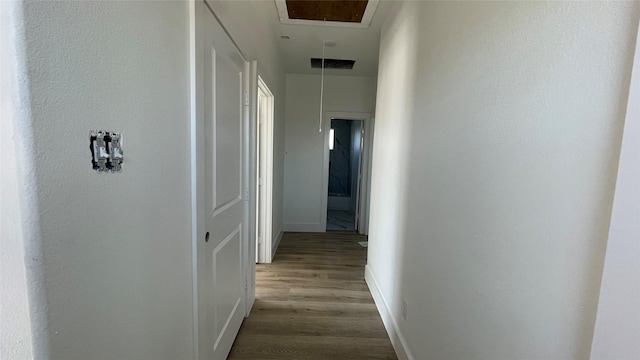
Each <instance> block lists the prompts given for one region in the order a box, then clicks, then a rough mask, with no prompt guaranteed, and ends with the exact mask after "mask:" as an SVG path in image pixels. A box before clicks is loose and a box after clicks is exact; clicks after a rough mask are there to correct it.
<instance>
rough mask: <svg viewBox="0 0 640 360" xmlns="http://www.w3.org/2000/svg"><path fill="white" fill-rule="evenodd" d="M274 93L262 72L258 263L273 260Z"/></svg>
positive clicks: (257, 166) (257, 225)
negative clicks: (264, 79)
mask: <svg viewBox="0 0 640 360" xmlns="http://www.w3.org/2000/svg"><path fill="white" fill-rule="evenodd" d="M273 102H274V101H273V94H272V93H271V91H270V90H269V88H268V87H267V84H265V82H264V81H263V80H262V78H261V77H259V76H258V111H257V115H258V116H257V118H258V120H257V125H258V126H257V129H256V132H257V134H256V135H257V136H256V160H257V161H256V182H255V184H256V194H257V196H256V199H257V203H256V238H255V241H256V249H257V250H256V263H270V262H271V260H272V257H273V250H272V225H273V221H272V208H273V207H272V194H273V114H274V104H273Z"/></svg>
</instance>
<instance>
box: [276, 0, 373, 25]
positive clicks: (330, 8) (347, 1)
mask: <svg viewBox="0 0 640 360" xmlns="http://www.w3.org/2000/svg"><path fill="white" fill-rule="evenodd" d="M368 2H369V1H368V0H342V1H340V0H337V1H335V0H321V1H317V0H286V3H287V14H288V15H289V19H297V20H319V21H337V22H347V23H360V22H362V19H363V17H364V12H365V10H366V8H367V3H368Z"/></svg>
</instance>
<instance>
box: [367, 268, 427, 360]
mask: <svg viewBox="0 0 640 360" xmlns="http://www.w3.org/2000/svg"><path fill="white" fill-rule="evenodd" d="M364 280H365V281H366V282H367V286H369V291H370V292H371V296H372V297H373V301H374V302H375V303H376V307H377V308H378V312H379V313H380V317H381V318H382V322H383V323H384V327H385V329H386V330H387V334H389V339H390V340H391V344H392V345H393V349H394V350H395V351H396V355H397V356H398V360H414V359H415V358H414V357H413V355H411V352H410V351H409V347H408V346H407V342H406V340H405V339H404V336H402V333H401V332H400V328H398V323H397V322H396V320H395V319H394V318H393V315H392V313H391V310H390V309H389V306H388V305H387V302H386V301H385V300H384V297H383V296H382V292H381V291H380V287H379V286H378V282H377V281H376V279H375V277H374V276H373V272H372V271H371V268H370V267H369V265H366V266H365V268H364Z"/></svg>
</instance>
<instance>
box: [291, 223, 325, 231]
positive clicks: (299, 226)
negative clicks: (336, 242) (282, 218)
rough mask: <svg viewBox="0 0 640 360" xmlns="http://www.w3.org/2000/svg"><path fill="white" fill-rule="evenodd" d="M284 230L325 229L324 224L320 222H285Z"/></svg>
mask: <svg viewBox="0 0 640 360" xmlns="http://www.w3.org/2000/svg"><path fill="white" fill-rule="evenodd" d="M284 231H290V232H325V231H327V225H326V224H320V223H288V224H287V223H285V224H284Z"/></svg>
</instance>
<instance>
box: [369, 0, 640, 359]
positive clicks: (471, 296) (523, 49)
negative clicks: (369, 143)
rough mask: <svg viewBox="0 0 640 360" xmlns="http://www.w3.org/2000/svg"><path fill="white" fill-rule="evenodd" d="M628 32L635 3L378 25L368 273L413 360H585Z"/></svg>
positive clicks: (461, 10)
mask: <svg viewBox="0 0 640 360" xmlns="http://www.w3.org/2000/svg"><path fill="white" fill-rule="evenodd" d="M637 24H638V3H637V2H615V3H612V2H403V3H402V5H401V6H400V9H399V10H398V12H397V13H395V14H394V15H392V16H391V17H390V18H389V20H388V22H387V24H386V26H385V28H384V29H383V32H382V40H381V47H380V48H381V50H380V67H379V73H378V76H379V77H378V94H377V102H376V104H377V107H376V128H375V140H374V155H373V159H374V163H373V175H372V181H373V183H372V199H371V221H370V232H369V249H368V273H369V274H371V275H372V276H370V277H372V278H373V279H374V280H375V283H376V286H377V288H378V290H379V291H380V294H381V296H382V298H383V299H384V303H385V306H386V307H387V308H388V310H389V312H390V314H391V315H392V317H393V319H394V321H395V325H396V329H397V330H399V331H400V334H401V337H402V338H404V340H405V344H406V345H407V349H408V350H409V352H410V353H412V354H413V357H414V358H416V359H450V360H454V359H492V360H493V359H586V358H588V357H589V353H590V349H591V339H592V335H593V329H594V321H595V315H596V306H597V303H598V293H599V286H600V278H601V272H602V266H603V260H604V252H605V245H606V241H607V234H608V227H609V218H610V214H611V206H612V198H613V190H614V185H615V176H616V171H615V169H616V166H617V163H618V161H617V160H618V155H619V149H620V136H621V133H622V125H623V120H624V113H625V105H626V101H627V90H628V86H629V76H630V69H631V59H632V55H633V51H632V50H633V46H634V40H635V31H636V28H637ZM403 301H404V302H406V304H407V306H406V310H407V311H406V312H407V317H406V320H405V319H404V316H403V307H404V306H403Z"/></svg>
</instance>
